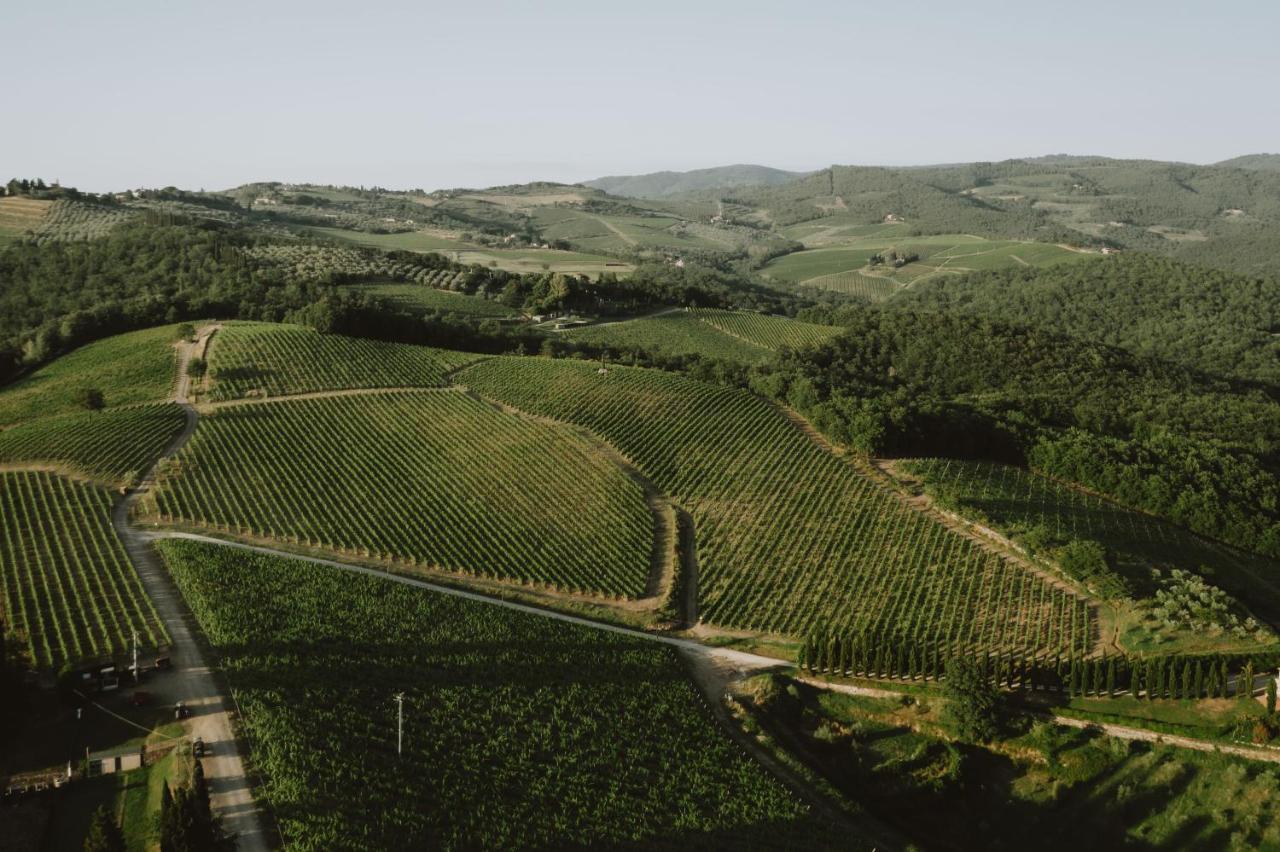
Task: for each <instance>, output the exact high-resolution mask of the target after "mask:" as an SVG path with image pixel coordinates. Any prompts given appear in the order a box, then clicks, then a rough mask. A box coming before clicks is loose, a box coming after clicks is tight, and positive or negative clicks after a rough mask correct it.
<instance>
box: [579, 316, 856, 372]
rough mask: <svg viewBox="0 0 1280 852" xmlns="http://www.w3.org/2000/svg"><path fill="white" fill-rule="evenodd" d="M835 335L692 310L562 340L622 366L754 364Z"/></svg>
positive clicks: (808, 326) (776, 320)
mask: <svg viewBox="0 0 1280 852" xmlns="http://www.w3.org/2000/svg"><path fill="white" fill-rule="evenodd" d="M838 333H839V329H837V328H833V327H831V326H825V325H814V324H812V323H805V322H798V321H796V320H792V319H787V318H786V317H774V316H766V315H763V314H757V313H750V312H743V311H722V310H716V309H709V308H696V309H693V310H684V311H681V310H674V311H667V312H664V313H661V314H657V315H653V316H648V317H641V318H639V319H633V320H626V321H624V322H616V323H605V324H602V325H595V326H587V327H585V328H580V329H575V330H572V331H568V332H565V337H567V338H569V339H571V340H578V341H583V342H589V343H595V344H599V345H603V346H608V347H610V348H612V349H614V351H615V353H616V354H617V355H618V356H619V357H621V358H622V359H624V360H625V358H626V355H627V352H628V351H632V350H644V351H649V352H657V353H662V354H667V355H693V354H697V355H700V356H702V357H704V358H719V359H722V360H726V361H740V362H745V363H749V364H754V363H759V362H761V361H764V360H765V359H767V358H768V357H769V356H770V355H771V354H772V353H774V352H776V351H777V350H778V349H780V348H782V347H783V346H789V347H792V348H798V347H801V346H805V345H808V344H811V343H817V342H820V341H822V340H825V339H826V338H827V337H830V336H831V335H834V334H838Z"/></svg>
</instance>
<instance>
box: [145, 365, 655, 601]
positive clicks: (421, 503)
mask: <svg viewBox="0 0 1280 852" xmlns="http://www.w3.org/2000/svg"><path fill="white" fill-rule="evenodd" d="M362 363H369V362H367V361H366V362H362ZM147 508H148V510H149V511H148V514H149V515H150V516H151V517H150V518H149V519H154V520H158V521H159V522H161V523H177V524H183V525H191V526H198V527H202V528H208V529H213V530H219V531H223V532H228V533H233V534H235V533H250V534H252V535H255V536H261V537H266V538H272V539H279V540H282V541H286V542H293V543H298V544H303V545H309V546H314V547H322V548H325V549H328V550H333V551H335V552H337V553H341V554H348V555H355V556H372V557H375V558H381V559H390V560H397V561H399V562H401V563H404V564H406V565H412V566H424V567H430V568H436V569H443V570H447V571H456V572H464V573H467V574H472V575H476V576H480V577H486V578H495V579H503V580H513V581H520V582H525V583H528V584H537V585H539V586H546V587H551V588H553V589H555V590H559V591H566V592H585V593H596V594H602V595H607V596H611V597H628V598H638V597H641V596H642V595H643V594H644V592H645V586H646V581H647V578H648V575H649V558H650V554H651V551H652V549H653V539H654V518H653V515H652V514H651V512H650V510H649V508H648V506H647V505H646V502H645V495H644V492H643V491H642V489H641V488H640V486H639V485H638V484H636V483H635V482H634V481H632V480H631V479H630V478H628V477H627V476H626V475H625V474H624V473H623V472H622V471H621V470H620V469H619V468H618V467H617V466H615V465H614V464H613V463H612V462H611V461H610V460H608V459H607V458H605V457H604V456H602V454H601V453H600V452H599V451H598V450H597V449H596V448H594V447H592V446H591V445H589V444H587V443H586V442H584V441H583V440H581V439H579V438H576V437H575V436H574V435H573V434H572V433H571V432H569V431H568V430H567V429H564V428H561V427H558V426H552V425H545V424H542V423H537V422H533V421H531V420H529V419H527V418H522V417H517V416H514V415H510V414H504V413H501V412H499V411H496V410H495V409H493V408H492V407H491V406H489V405H487V404H486V403H483V402H480V401H477V400H475V399H473V398H471V397H469V396H467V395H466V394H464V393H462V392H460V391H458V390H437V391H407V392H400V391H396V392H388V393H373V394H368V395H360V396H338V397H326V398H319V399H304V400H279V401H275V402H266V403H256V404H246V405H235V406H228V407H224V408H217V409H214V410H213V411H211V412H209V413H208V414H205V415H202V417H201V420H200V426H199V428H198V429H197V430H196V434H195V436H194V437H193V438H192V440H191V441H190V442H189V443H188V444H187V445H186V447H185V448H184V449H183V450H182V452H181V454H180V455H179V456H178V459H177V462H176V464H174V465H173V468H172V472H171V473H170V474H169V475H167V476H165V477H163V478H162V480H161V482H160V483H159V485H158V487H157V489H156V491H155V493H154V495H153V496H152V497H150V498H149V499H148V507H147Z"/></svg>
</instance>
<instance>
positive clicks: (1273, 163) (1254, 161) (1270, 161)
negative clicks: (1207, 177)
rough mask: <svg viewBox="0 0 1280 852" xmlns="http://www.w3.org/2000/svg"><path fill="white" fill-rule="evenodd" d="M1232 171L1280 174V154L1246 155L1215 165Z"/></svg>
mask: <svg viewBox="0 0 1280 852" xmlns="http://www.w3.org/2000/svg"><path fill="white" fill-rule="evenodd" d="M1214 165H1215V166H1225V167H1227V168H1231V169H1253V170H1254V171H1260V172H1280V154H1245V155H1244V156H1242V157H1232V158H1231V159H1230V160H1223V161H1222V162H1220V163H1214Z"/></svg>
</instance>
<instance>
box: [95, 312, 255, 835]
mask: <svg viewBox="0 0 1280 852" xmlns="http://www.w3.org/2000/svg"><path fill="white" fill-rule="evenodd" d="M216 330H217V326H210V327H207V328H204V329H202V330H201V339H200V340H199V341H197V342H196V343H194V344H184V345H183V346H182V347H181V350H180V352H179V357H178V381H177V384H176V387H175V390H174V397H173V401H174V402H176V403H178V404H179V405H181V406H182V407H183V410H184V411H185V412H186V415H187V423H186V426H185V427H184V428H183V430H182V433H181V434H179V435H178V436H177V437H176V438H174V440H173V442H172V443H171V444H170V445H169V447H168V448H167V449H166V450H165V451H164V454H163V455H162V456H161V458H168V457H169V456H172V455H173V454H174V453H176V452H178V450H180V449H181V448H182V445H183V444H185V443H186V442H187V440H188V439H189V438H190V437H191V435H192V433H193V432H195V428H196V422H197V420H198V417H197V415H196V411H195V409H194V408H192V407H191V404H190V402H189V400H188V394H189V392H190V382H189V379H188V377H187V362H188V361H189V360H190V359H191V353H192V351H194V350H195V349H196V348H197V347H200V346H202V345H203V343H204V341H205V340H206V339H207V338H208V336H209V335H210V334H212V333H213V332H214V331H216ZM158 464H159V462H157V465H158ZM155 471H156V468H155V467H153V468H152V469H151V470H150V471H148V472H147V474H146V476H145V477H143V479H142V481H141V482H140V483H139V484H138V485H137V486H136V487H134V488H133V489H131V490H130V491H129V493H128V494H126V495H125V497H124V499H122V500H120V501H119V502H118V503H116V505H115V507H114V509H113V510H112V513H111V523H112V525H113V526H114V527H115V530H116V535H118V536H119V537H120V542H121V543H122V544H123V545H124V549H125V551H126V552H127V553H128V554H129V560H130V561H131V562H132V563H133V566H134V568H135V569H136V570H137V572H138V576H139V577H140V578H141V579H142V586H143V588H144V589H146V592H147V595H148V596H149V597H150V598H151V601H152V603H154V604H155V608H156V612H157V613H158V614H159V616H160V618H161V620H162V621H163V622H164V626H165V629H166V630H168V631H169V638H170V639H171V640H172V641H173V651H172V652H171V653H170V659H172V660H173V664H174V667H175V671H173V672H171V673H167V674H162V675H159V676H157V677H156V679H155V681H154V687H153V691H154V692H156V694H157V696H158V697H162V699H163V700H164V701H165V702H166V703H169V702H174V701H182V702H183V703H185V704H187V705H188V706H189V707H190V708H191V710H192V717H191V720H190V730H191V736H192V737H193V738H194V737H200V738H201V739H203V740H204V742H205V744H206V745H207V746H208V747H209V752H210V754H209V756H208V757H206V758H205V759H204V761H203V767H204V775H205V779H206V780H207V781H208V783H209V794H210V796H209V798H210V803H211V805H212V806H213V811H214V813H216V814H217V815H218V817H219V818H220V819H221V820H222V826H223V828H224V829H225V830H226V831H227V832H228V833H230V834H234V835H235V836H236V845H237V847H238V848H239V849H243V850H249V852H257V850H265V849H268V848H269V843H268V841H267V837H266V835H265V833H264V829H263V825H262V820H261V818H260V815H259V813H258V809H257V806H256V805H255V804H254V801H253V794H252V790H251V787H252V785H251V783H250V780H249V777H248V774H247V773H246V772H245V766H244V760H243V757H242V755H241V753H240V750H239V746H238V744H237V742H236V737H235V731H234V729H233V728H232V725H231V712H232V704H231V700H230V698H228V697H227V696H225V695H223V694H222V692H221V691H220V689H219V687H218V682H217V680H216V679H215V677H214V675H213V671H212V670H211V669H210V667H209V665H208V663H207V661H206V660H205V658H204V653H203V652H202V651H201V649H200V646H199V644H197V642H196V639H195V628H194V624H195V622H194V619H193V618H192V616H191V613H190V611H189V610H188V609H187V605H186V603H185V602H184V601H183V599H182V596H181V595H180V594H179V593H178V590H177V589H176V588H175V587H174V585H173V581H172V580H171V579H170V578H169V573H168V571H166V570H165V568H164V566H163V565H162V564H161V561H160V557H159V555H158V554H157V553H156V551H155V548H154V547H152V546H151V541H150V539H149V538H148V536H146V535H144V534H142V533H141V532H139V531H138V530H136V529H134V528H133V527H132V526H130V524H129V510H130V508H131V507H132V506H133V504H134V503H135V502H137V500H138V499H140V498H141V497H142V496H143V495H144V494H146V493H147V491H149V490H150V488H151V486H152V483H153V482H154V478H155Z"/></svg>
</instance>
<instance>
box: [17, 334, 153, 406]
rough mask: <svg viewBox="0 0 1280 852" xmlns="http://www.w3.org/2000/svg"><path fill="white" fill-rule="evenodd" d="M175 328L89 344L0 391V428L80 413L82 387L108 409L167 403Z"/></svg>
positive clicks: (116, 337) (122, 336) (127, 335)
mask: <svg viewBox="0 0 1280 852" xmlns="http://www.w3.org/2000/svg"><path fill="white" fill-rule="evenodd" d="M177 328H178V327H177V326H173V325H165V326H159V327H157V328H149V329H146V330H145V331H134V332H130V333H128V334H120V335H116V336H115V337H109V338H107V339H105V340H99V341H97V342H95V343H90V344H88V345H86V346H82V347H80V348H79V349H76V350H75V351H73V352H71V353H69V354H67V355H63V356H62V357H61V358H58V359H57V360H56V361H53V362H52V363H50V364H47V365H45V366H44V367H41V368H40V369H39V370H36V371H35V372H34V373H32V374H31V375H30V376H27V377H26V378H25V379H22V380H21V381H19V382H17V383H16V384H13V385H11V386H9V387H7V388H5V389H3V390H0V428H3V427H5V426H9V425H11V424H13V423H19V422H22V421H26V420H34V419H36V418H39V417H48V416H50V415H53V414H65V413H67V412H71V411H77V410H82V408H83V407H82V405H81V403H80V400H79V398H78V394H79V393H80V392H81V391H83V390H84V389H85V388H97V389H98V390H100V391H102V394H103V396H104V398H105V401H106V404H107V406H108V407H111V406H117V405H132V404H134V403H139V402H158V401H160V400H163V399H167V398H168V397H169V394H170V393H171V392H172V390H173V383H174V378H175V373H176V372H177V350H175V349H174V343H175V342H176V341H177V339H178V332H177Z"/></svg>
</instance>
